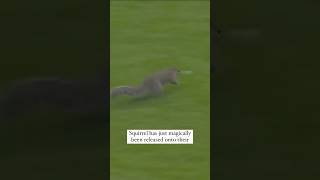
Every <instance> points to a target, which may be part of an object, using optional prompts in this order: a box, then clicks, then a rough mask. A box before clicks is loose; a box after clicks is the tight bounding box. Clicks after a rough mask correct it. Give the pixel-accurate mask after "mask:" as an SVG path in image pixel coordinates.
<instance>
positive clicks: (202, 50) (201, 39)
mask: <svg viewBox="0 0 320 180" xmlns="http://www.w3.org/2000/svg"><path fill="white" fill-rule="evenodd" d="M209 13H210V4H209V1H184V2H183V1H112V2H111V34H110V36H111V77H110V80H111V84H110V85H111V87H113V86H120V85H136V84H139V83H140V82H141V81H142V80H143V78H144V77H145V76H146V75H148V74H150V73H153V72H154V71H157V70H160V69H163V68H167V67H171V66H176V67H178V68H180V69H183V70H191V71H192V72H193V74H191V75H183V76H181V77H180V78H179V79H180V86H168V87H166V88H165V92H164V95H163V96H161V97H156V98H149V99H145V100H136V99H134V98H132V97H125V96H124V97H118V98H115V99H112V100H111V102H110V105H111V127H110V130H111V131H110V134H111V180H129V179H130V180H176V179H184V180H207V179H209V158H210V152H209V151H210V148H209V147H210V142H209V141H210V128H209V125H210V105H209V103H210V77H209V76H210V67H209V64H210V46H209V41H210V39H209V38H210V28H209V26H210V24H209V21H210V16H209ZM127 129H193V130H194V144H193V145H127V144H126V130H127Z"/></svg>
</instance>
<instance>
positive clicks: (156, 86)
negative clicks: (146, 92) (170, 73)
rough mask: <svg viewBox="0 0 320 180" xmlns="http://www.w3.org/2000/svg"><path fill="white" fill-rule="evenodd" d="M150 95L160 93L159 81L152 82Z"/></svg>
mask: <svg viewBox="0 0 320 180" xmlns="http://www.w3.org/2000/svg"><path fill="white" fill-rule="evenodd" d="M150 93H151V95H154V96H158V95H161V94H162V85H161V83H160V82H156V83H155V84H153V86H152V87H151V88H150Z"/></svg>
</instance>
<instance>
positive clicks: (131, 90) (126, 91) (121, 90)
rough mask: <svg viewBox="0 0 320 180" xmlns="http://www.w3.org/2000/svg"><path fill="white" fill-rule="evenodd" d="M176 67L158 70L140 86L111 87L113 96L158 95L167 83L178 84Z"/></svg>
mask: <svg viewBox="0 0 320 180" xmlns="http://www.w3.org/2000/svg"><path fill="white" fill-rule="evenodd" d="M178 72H179V70H178V69H176V68H170V69H166V70H162V71H159V72H156V73H154V74H152V75H150V76H148V77H146V78H145V79H144V81H143V82H142V84H141V85H140V86H119V87H115V88H113V89H111V92H110V95H111V97H115V96H118V95H129V96H142V95H146V94H149V95H158V94H160V93H161V91H162V88H163V86H164V85H166V84H178V81H177V73H178Z"/></svg>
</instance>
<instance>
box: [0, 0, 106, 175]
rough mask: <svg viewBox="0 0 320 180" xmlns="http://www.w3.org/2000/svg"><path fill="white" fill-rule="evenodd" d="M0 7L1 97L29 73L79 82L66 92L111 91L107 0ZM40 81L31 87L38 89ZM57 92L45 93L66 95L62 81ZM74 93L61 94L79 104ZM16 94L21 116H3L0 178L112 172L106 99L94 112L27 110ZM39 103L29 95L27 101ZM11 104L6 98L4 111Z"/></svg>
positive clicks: (10, 3)
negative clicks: (86, 90)
mask: <svg viewBox="0 0 320 180" xmlns="http://www.w3.org/2000/svg"><path fill="white" fill-rule="evenodd" d="M0 12H1V14H0V20H1V30H0V39H1V42H0V49H1V53H0V59H1V60H0V73H1V76H0V97H1V100H3V99H2V98H5V97H8V94H10V93H12V92H13V91H12V90H11V88H12V86H13V85H19V84H21V83H22V82H23V81H24V80H25V79H29V78H44V79H46V78H48V77H50V78H52V77H54V78H55V77H58V78H61V79H64V80H67V81H68V82H69V80H70V83H71V84H74V80H76V81H79V82H80V83H79V84H76V85H75V86H74V87H75V88H74V89H73V90H72V91H65V92H67V93H70V94H76V95H78V96H79V97H81V96H82V95H84V94H85V93H83V92H84V91H82V89H86V88H87V89H90V93H88V94H89V96H90V95H91V96H92V95H95V92H100V94H97V96H99V97H100V99H101V100H103V98H104V95H106V96H107V91H108V89H107V88H106V87H107V86H108V85H107V84H108V82H107V80H108V79H109V77H108V67H107V66H106V65H107V64H108V54H107V52H108V49H109V47H108V46H107V43H108V39H107V37H108V34H107V29H108V28H107V26H108V21H107V20H108V19H107V14H108V8H107V5H106V2H104V1H94V2H93V1H88V0H80V1H73V0H64V1H60V0H58V1H52V2H44V1H38V0H32V1H19V2H18V1H6V2H2V3H1V6H0ZM84 79H87V80H88V81H83V80H84ZM98 79H99V80H98ZM102 79H105V81H104V82H102V81H101V80H102ZM88 82H93V83H92V84H91V85H90V83H88ZM38 87H39V86H37V87H35V86H34V88H35V89H34V91H33V92H35V93H33V94H37V93H36V92H38V91H37V88H38ZM102 88H103V89H102ZM31 89H32V88H31ZM60 90H62V91H59V92H57V91H56V90H55V88H53V89H52V90H50V88H49V89H47V90H46V91H47V92H49V91H50V92H51V93H52V94H57V97H62V96H63V94H64V87H61V88H60ZM69 90H70V89H69ZM21 91H24V90H23V88H21ZM101 91H106V92H105V93H101ZM80 92H82V93H80ZM70 94H65V95H64V97H68V98H70V101H67V103H70V104H72V106H73V105H77V103H76V101H75V100H76V98H75V97H76V96H73V95H70ZM97 96H94V97H97ZM12 97H14V95H13V96H12ZM24 97H28V96H27V95H26V96H24ZM99 97H98V98H99ZM16 99H19V98H16ZM11 100H14V98H11V99H10V100H9V102H12V103H13V105H12V104H11V105H12V106H10V110H11V111H12V112H13V113H15V114H16V115H17V116H16V117H13V118H11V119H6V118H4V116H2V115H3V114H0V142H1V148H0V169H1V173H0V179H54V180H57V179H86V180H88V179H101V178H103V177H105V178H107V177H106V176H107V172H108V167H107V166H108V161H109V160H108V159H107V157H108V133H109V131H108V129H109V127H108V126H107V120H108V115H107V108H108V105H107V103H108V102H107V101H104V102H103V101H97V102H93V103H97V107H100V109H99V110H98V109H95V110H94V111H85V108H84V110H83V112H82V110H78V111H75V112H71V111H69V110H63V109H51V108H49V107H46V106H43V107H39V106H37V107H34V108H33V111H28V112H26V113H23V111H21V109H18V107H19V106H20V105H21V103H22V101H19V102H18V103H15V104H14V102H13V101H11ZM1 102H3V101H1ZM35 103H36V101H34V100H32V98H30V100H29V103H28V104H26V105H25V106H24V107H32V106H33V105H34V104H35ZM80 103H82V104H83V102H80ZM98 103H99V104H98ZM7 105H8V104H6V103H5V104H1V108H0V112H1V113H5V111H6V110H7V108H8V106H7ZM15 108H17V109H15ZM103 109H104V110H103Z"/></svg>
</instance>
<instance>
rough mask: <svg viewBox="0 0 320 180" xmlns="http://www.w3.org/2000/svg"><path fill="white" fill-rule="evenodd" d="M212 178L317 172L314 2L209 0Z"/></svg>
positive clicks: (319, 27) (299, 176)
mask: <svg viewBox="0 0 320 180" xmlns="http://www.w3.org/2000/svg"><path fill="white" fill-rule="evenodd" d="M215 10H216V12H215V14H216V23H217V26H219V28H220V29H221V31H222V33H221V37H220V38H218V42H217V46H218V49H217V55H216V57H217V68H216V69H217V71H216V73H215V74H214V75H213V79H212V82H213V83H214V87H215V89H214V90H215V93H214V97H213V104H212V106H214V110H215V111H214V112H213V121H212V123H213V129H211V131H212V134H213V144H212V148H213V153H212V156H213V162H212V167H213V173H212V176H213V178H215V179H242V178H244V179H282V180H283V179H290V180H293V179H297V180H298V179H319V178H320V174H319V172H320V171H319V169H320V167H319V160H320V155H319V150H320V146H319V136H320V133H319V128H320V122H319V119H320V118H319V110H318V105H319V95H318V92H319V88H320V84H319V79H318V78H319V75H320V74H319V65H320V61H319V52H318V42H319V39H320V36H319V30H320V22H319V20H318V19H319V15H320V14H319V2H317V1H308V0H307V1H253V0H243V1H235V0H225V1H217V2H216V8H215Z"/></svg>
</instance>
